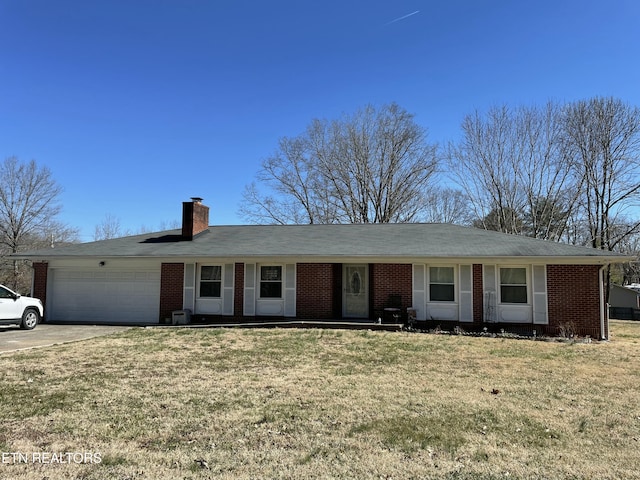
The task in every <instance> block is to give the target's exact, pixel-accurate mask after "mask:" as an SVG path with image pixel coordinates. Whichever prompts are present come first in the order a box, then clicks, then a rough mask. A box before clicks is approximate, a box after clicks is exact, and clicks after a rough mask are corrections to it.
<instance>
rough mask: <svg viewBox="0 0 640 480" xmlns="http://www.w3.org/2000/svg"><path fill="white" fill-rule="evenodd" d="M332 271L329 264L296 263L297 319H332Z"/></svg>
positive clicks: (333, 303) (333, 302) (331, 266)
mask: <svg viewBox="0 0 640 480" xmlns="http://www.w3.org/2000/svg"><path fill="white" fill-rule="evenodd" d="M334 271H335V269H334V266H333V264H331V263H298V265H297V270H296V310H297V312H296V317H297V318H313V319H330V318H334V311H333V310H334V305H335V301H334V280H335V279H334Z"/></svg>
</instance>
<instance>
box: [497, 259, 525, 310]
mask: <svg viewBox="0 0 640 480" xmlns="http://www.w3.org/2000/svg"><path fill="white" fill-rule="evenodd" d="M527 278H528V274H527V269H526V268H525V267H509V268H506V267H501V268H500V302H501V303H521V304H522V303H524V304H526V303H529V287H528V285H527Z"/></svg>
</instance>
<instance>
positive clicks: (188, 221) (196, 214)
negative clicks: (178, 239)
mask: <svg viewBox="0 0 640 480" xmlns="http://www.w3.org/2000/svg"><path fill="white" fill-rule="evenodd" d="M208 229H209V207H207V206H206V205H203V204H202V199H201V198H199V197H191V201H190V202H182V238H183V240H193V237H195V236H196V235H198V234H199V233H202V232H205V231H207V230H208Z"/></svg>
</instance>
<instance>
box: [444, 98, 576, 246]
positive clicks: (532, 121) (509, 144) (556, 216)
mask: <svg viewBox="0 0 640 480" xmlns="http://www.w3.org/2000/svg"><path fill="white" fill-rule="evenodd" d="M560 126H561V124H560V121H559V109H558V107H556V106H555V105H553V104H551V103H549V104H547V105H546V106H545V107H544V108H536V107H526V108H525V107H521V108H518V109H515V110H511V109H509V108H508V107H507V106H506V105H503V106H500V107H493V108H491V109H489V111H488V112H487V113H486V115H481V114H480V113H479V112H475V113H474V114H473V115H468V116H467V117H465V119H464V121H463V123H462V130H463V138H462V140H461V141H460V142H458V143H451V144H450V145H449V147H448V149H447V152H446V157H447V160H448V164H449V171H450V172H451V175H452V176H453V178H454V179H455V180H456V182H457V183H458V184H459V185H460V186H461V187H462V189H463V191H464V192H465V193H466V195H467V197H468V198H469V201H470V203H469V205H470V208H471V209H472V210H473V213H474V216H475V218H476V219H477V220H476V221H475V222H474V224H475V225H476V226H480V227H481V228H486V229H492V230H494V229H495V230H499V231H502V232H506V233H513V234H521V235H530V236H534V237H538V238H547V239H556V240H557V239H559V238H560V237H561V236H562V235H563V232H564V230H565V228H566V222H567V219H568V218H569V217H568V215H569V213H570V211H571V209H572V208H573V205H574V203H575V199H576V196H577V194H576V183H575V178H574V177H573V176H572V170H571V168H570V164H569V162H567V161H566V157H565V155H564V154H563V152H562V149H561V146H560V144H559V142H558V138H559V134H560V132H561V130H560Z"/></svg>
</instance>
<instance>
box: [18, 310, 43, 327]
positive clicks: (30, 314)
mask: <svg viewBox="0 0 640 480" xmlns="http://www.w3.org/2000/svg"><path fill="white" fill-rule="evenodd" d="M39 321H40V314H39V313H38V311H37V310H35V309H33V308H27V309H26V310H25V311H24V313H23V314H22V323H21V324H20V328H23V329H25V330H33V329H34V328H36V325H37V324H38V322H39Z"/></svg>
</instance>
